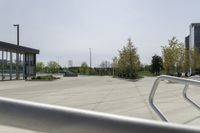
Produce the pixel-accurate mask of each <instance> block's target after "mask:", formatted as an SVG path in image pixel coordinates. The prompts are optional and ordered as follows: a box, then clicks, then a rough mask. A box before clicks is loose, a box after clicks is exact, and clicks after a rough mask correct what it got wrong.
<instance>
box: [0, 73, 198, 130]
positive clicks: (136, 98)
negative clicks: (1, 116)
mask: <svg viewBox="0 0 200 133" xmlns="http://www.w3.org/2000/svg"><path fill="white" fill-rule="evenodd" d="M154 80H155V77H146V78H143V79H140V80H138V81H128V80H123V79H117V78H112V77H107V76H103V77H99V76H79V77H65V78H62V79H60V80H56V81H53V82H48V81H45V82H41V81H23V80H21V81H6V82H0V96H3V97H9V98H16V99H22V100H28V101H35V102H41V103H48V104H55V105H61V106H68V107H74V108H80V109H87V110H93V111H99V112H106V113H112V114H118V115H125V116H130V117H139V118H144V119H153V120H160V119H159V118H158V116H157V115H156V114H155V112H154V111H153V110H152V109H151V107H150V106H149V104H148V96H149V93H150V90H151V88H152V85H153V82H154ZM183 87H184V86H183V85H179V84H175V83H167V82H165V81H164V82H162V83H161V84H160V86H159V89H158V91H157V95H156V99H155V101H156V104H157V105H158V106H159V107H160V109H161V110H162V111H163V113H164V114H166V116H167V118H168V119H169V120H170V122H174V123H180V124H189V125H194V126H199V124H200V118H199V116H200V112H199V110H196V109H195V108H194V107H193V106H192V105H190V104H189V103H188V102H186V101H185V100H184V99H183V97H182V89H183ZM189 95H190V96H192V98H193V99H194V100H195V101H197V102H198V99H199V96H200V89H199V88H198V87H191V89H190V90H189ZM199 102H200V101H199ZM18 130H21V129H15V128H13V127H5V126H0V131H1V132H2V131H8V132H12V131H13V132H16V131H18ZM25 132H26V131H25ZM27 132H31V131H27Z"/></svg>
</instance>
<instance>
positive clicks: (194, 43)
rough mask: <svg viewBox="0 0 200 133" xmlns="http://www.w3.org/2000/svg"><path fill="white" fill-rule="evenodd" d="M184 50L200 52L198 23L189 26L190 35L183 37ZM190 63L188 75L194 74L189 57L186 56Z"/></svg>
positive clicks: (199, 26) (199, 25)
mask: <svg viewBox="0 0 200 133" xmlns="http://www.w3.org/2000/svg"><path fill="white" fill-rule="evenodd" d="M185 48H186V49H187V50H189V49H194V48H195V49H198V50H199V52H200V23H192V24H190V34H189V35H188V36H187V37H185ZM188 58H189V60H190V61H189V62H190V70H189V72H190V74H192V73H195V70H192V66H191V65H192V64H193V63H192V62H194V61H193V60H191V57H190V55H189V56H188Z"/></svg>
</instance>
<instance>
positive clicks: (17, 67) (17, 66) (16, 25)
mask: <svg viewBox="0 0 200 133" xmlns="http://www.w3.org/2000/svg"><path fill="white" fill-rule="evenodd" d="M13 26H15V27H17V46H19V24H13ZM16 54H17V55H16V56H17V57H16V79H17V80H18V79H19V53H18V50H17V51H16Z"/></svg>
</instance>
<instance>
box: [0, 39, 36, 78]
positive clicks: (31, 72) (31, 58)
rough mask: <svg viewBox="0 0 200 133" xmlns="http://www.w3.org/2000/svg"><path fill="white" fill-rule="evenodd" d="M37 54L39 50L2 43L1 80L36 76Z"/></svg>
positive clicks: (0, 51)
mask: <svg viewBox="0 0 200 133" xmlns="http://www.w3.org/2000/svg"><path fill="white" fill-rule="evenodd" d="M36 54H39V50H37V49H33V48H29V47H24V46H21V45H20V46H18V45H15V44H11V43H7V42H2V41H0V80H13V79H27V78H28V77H33V76H36Z"/></svg>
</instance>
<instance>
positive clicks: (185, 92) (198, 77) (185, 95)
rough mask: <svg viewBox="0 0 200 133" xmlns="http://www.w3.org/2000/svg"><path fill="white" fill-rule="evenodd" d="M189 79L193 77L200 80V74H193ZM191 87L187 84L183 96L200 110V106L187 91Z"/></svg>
mask: <svg viewBox="0 0 200 133" xmlns="http://www.w3.org/2000/svg"><path fill="white" fill-rule="evenodd" d="M189 79H193V80H198V81H199V80H200V76H191V77H190V78H189ZM188 88H189V84H186V85H185V87H184V89H183V97H184V98H185V99H186V100H187V101H188V102H189V103H191V104H192V105H193V106H194V107H195V108H197V109H198V110H200V106H199V105H198V104H197V103H196V102H194V101H193V100H192V99H190V98H189V97H188V95H187V91H188Z"/></svg>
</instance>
